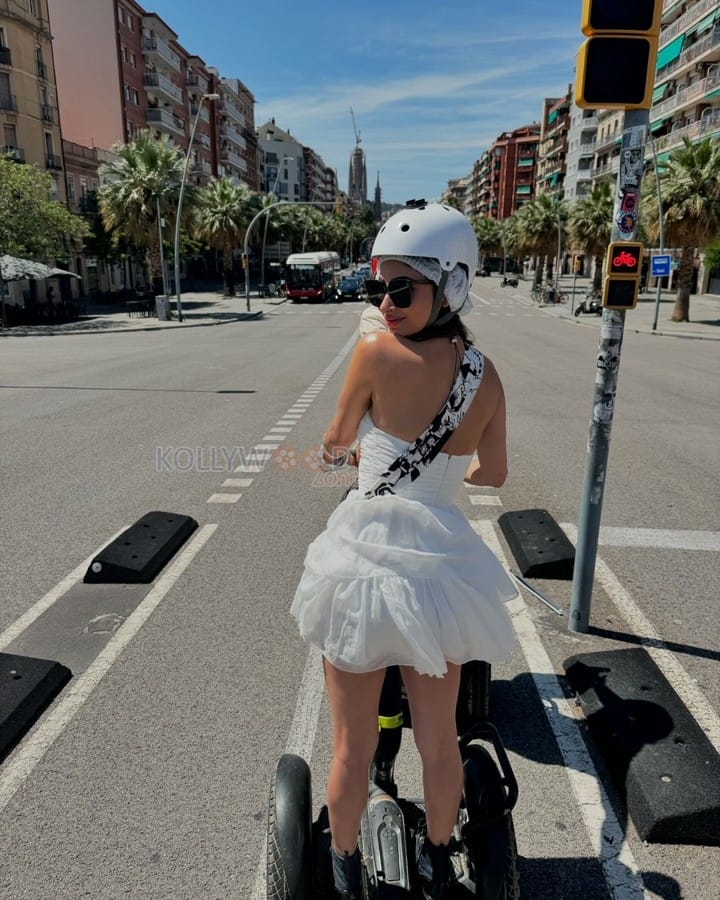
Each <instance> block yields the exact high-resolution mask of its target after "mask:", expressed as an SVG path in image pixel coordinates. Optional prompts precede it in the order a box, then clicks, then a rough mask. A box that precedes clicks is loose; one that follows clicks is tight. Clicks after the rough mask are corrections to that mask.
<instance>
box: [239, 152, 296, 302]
mask: <svg viewBox="0 0 720 900" xmlns="http://www.w3.org/2000/svg"><path fill="white" fill-rule="evenodd" d="M294 158H295V157H293V156H283V158H282V159H281V160H280V162H279V163H278V169H277V175H276V176H275V181H274V182H273V186H272V190H271V191H270V194H269V195H268V196H274V195H275V188H276V187H277V186H278V181H280V168H281V166H282V164H283V163H285V162H292V161H293V159H294ZM269 209H270V207H267V210H268V212H267V213H266V215H265V229H264V231H263V242H262V254H261V256H260V283H261V284H262V286H263V293H264V291H265V242H266V241H267V230H268V220H269V218H270V212H269ZM247 264H248V262H247V260H246V265H247Z"/></svg>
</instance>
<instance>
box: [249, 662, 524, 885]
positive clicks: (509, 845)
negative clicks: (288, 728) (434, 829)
mask: <svg viewBox="0 0 720 900" xmlns="http://www.w3.org/2000/svg"><path fill="white" fill-rule="evenodd" d="M489 683H490V666H489V664H487V663H484V662H471V663H466V664H465V665H464V666H463V668H462V674H461V681H460V691H459V696H458V704H457V710H456V722H457V728H458V737H459V744H460V752H461V756H462V760H463V770H464V791H463V797H462V801H461V804H460V809H459V811H458V819H457V824H456V826H455V829H454V833H453V837H452V840H451V843H450V858H451V862H452V867H453V874H454V877H453V879H452V882H451V886H450V891H449V895H448V897H449V898H452V900H463V898H465V900H467V898H470V897H479V898H482V900H519V897H520V888H519V881H518V867H517V847H516V844H515V833H514V829H513V822H512V809H513V807H514V806H515V803H516V801H517V796H518V788H517V782H516V781H515V776H514V775H513V772H512V769H511V767H510V762H509V760H508V758H507V754H506V752H505V749H504V747H503V745H502V741H501V740H500V735H499V734H498V732H497V730H496V729H495V727H494V726H493V725H492V724H491V723H490V721H489V720H488V692H489ZM379 722H380V735H379V740H378V748H377V751H376V754H375V758H374V761H373V765H372V767H371V770H370V782H369V789H368V804H367V807H366V809H365V812H364V814H363V818H362V822H361V828H360V836H359V847H360V855H361V858H362V862H363V893H362V898H363V900H385V898H387V900H391V898H393V900H399V898H414V897H420V896H421V892H420V884H419V876H418V874H417V869H416V865H415V861H416V858H417V854H418V850H419V848H420V846H421V844H422V841H423V839H424V838H425V833H426V832H425V811H424V804H423V801H422V799H404V798H401V797H399V796H398V788H397V785H396V784H395V780H394V764H395V759H396V757H397V753H398V751H399V749H400V738H401V733H402V732H401V728H402V727H407V728H411V727H412V722H411V719H410V714H409V707H408V704H407V697H406V696H405V693H404V689H403V687H402V681H401V677H400V672H399V669H397V668H396V667H392V668H390V669H388V671H387V674H386V678H385V684H384V687H383V692H382V697H381V699H380V710H379ZM491 750H492V751H493V752H492V753H491V752H490V751H491ZM336 896H337V895H336V894H335V893H334V888H333V882H332V873H331V866H330V830H329V824H328V818H327V808H326V807H323V808H322V810H321V812H320V815H319V817H318V819H317V821H315V822H313V820H312V788H311V779H310V768H309V766H308V764H307V762H306V761H305V760H304V759H302V757H300V756H296V755H294V754H285V755H283V756H282V757H281V758H280V761H279V762H278V765H277V769H276V771H275V775H274V777H273V779H272V784H271V788H270V805H269V812H268V843H267V900H310V898H313V900H336Z"/></svg>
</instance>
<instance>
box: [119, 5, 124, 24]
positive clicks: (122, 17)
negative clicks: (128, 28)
mask: <svg viewBox="0 0 720 900" xmlns="http://www.w3.org/2000/svg"><path fill="white" fill-rule="evenodd" d="M118 20H119V22H120V24H121V25H124V24H125V10H124V9H123V7H122V6H118Z"/></svg>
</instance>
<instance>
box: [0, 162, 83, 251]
mask: <svg viewBox="0 0 720 900" xmlns="http://www.w3.org/2000/svg"><path fill="white" fill-rule="evenodd" d="M52 186H53V184H52V178H51V177H50V176H49V175H48V174H47V173H45V172H41V171H40V170H39V169H37V168H35V166H29V165H24V164H18V163H16V162H13V161H12V160H11V159H10V158H9V157H7V156H4V155H0V256H1V255H4V254H6V253H9V254H10V255H11V256H22V257H28V258H30V259H34V260H36V261H38V262H44V263H54V262H56V260H58V259H67V258H68V256H69V255H70V254H71V253H72V252H73V250H74V249H75V247H76V246H79V245H80V243H81V242H82V240H83V238H84V237H86V235H88V234H89V228H88V226H87V224H86V223H85V222H84V221H83V219H82V218H80V216H75V215H73V214H72V213H71V212H70V211H69V210H68V208H67V207H66V206H65V205H64V204H62V203H60V202H58V201H57V200H53V199H51V196H52V194H51V191H52Z"/></svg>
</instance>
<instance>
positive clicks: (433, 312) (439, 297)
mask: <svg viewBox="0 0 720 900" xmlns="http://www.w3.org/2000/svg"><path fill="white" fill-rule="evenodd" d="M449 274H450V273H449V272H445V271H444V270H443V273H442V275H441V276H440V281H439V283H438V286H437V289H436V290H435V297H434V298H433V305H432V308H431V309H430V318H429V319H428V320H427V323H426V325H425V328H427V327H428V325H436V324H438V325H441V324H442V322H446V321H447V320H448V319H449V318H450V316H447V315H443V317H442V320H439V319H438V316H439V315H440V310H441V309H442V302H443V298H444V297H445V285H446V284H447V281H448V277H449ZM451 312H452V311H451Z"/></svg>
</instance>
